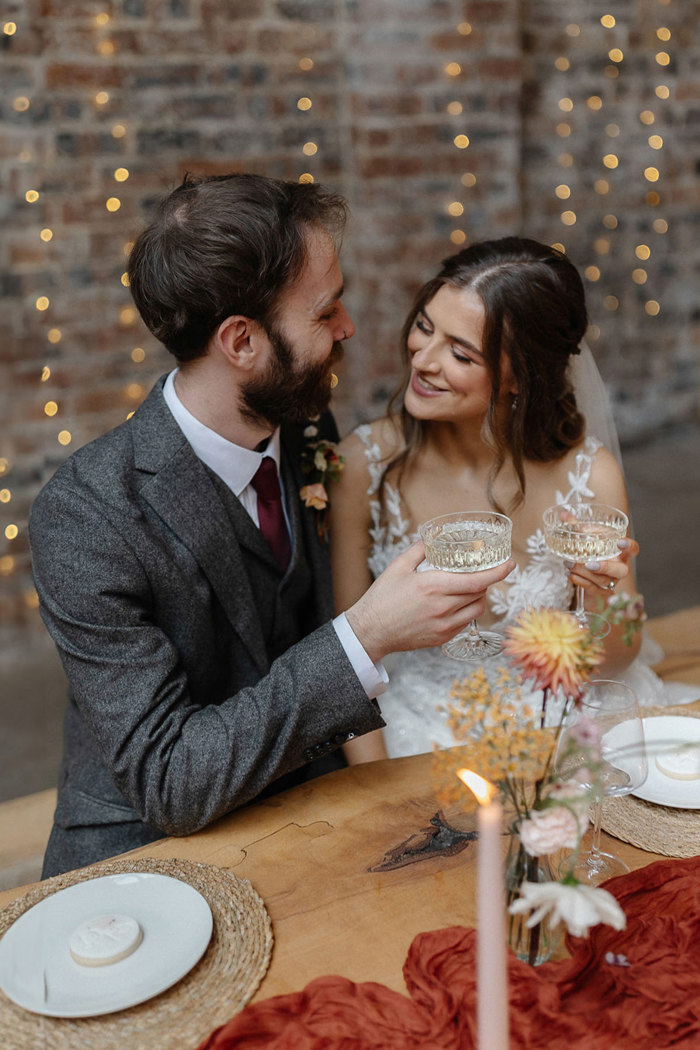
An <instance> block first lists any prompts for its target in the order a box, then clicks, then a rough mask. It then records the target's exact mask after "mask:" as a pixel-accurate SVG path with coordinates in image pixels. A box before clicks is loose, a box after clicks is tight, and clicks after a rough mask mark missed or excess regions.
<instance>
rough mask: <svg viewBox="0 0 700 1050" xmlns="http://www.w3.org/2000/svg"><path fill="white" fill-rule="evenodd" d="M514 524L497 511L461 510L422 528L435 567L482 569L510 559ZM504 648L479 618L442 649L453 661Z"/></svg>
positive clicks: (428, 556)
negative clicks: (481, 623) (480, 627)
mask: <svg viewBox="0 0 700 1050" xmlns="http://www.w3.org/2000/svg"><path fill="white" fill-rule="evenodd" d="M512 527H513V523H512V521H511V520H510V518H507V517H506V516H505V514H497V513H496V512H495V511H460V512H458V513H457V514H443V515H442V516H441V517H439V518H431V520H430V521H426V522H424V523H423V524H422V525H421V526H420V529H419V532H420V537H421V539H422V540H423V544H424V546H425V558H426V561H427V562H428V564H429V565H430V566H431V567H432V568H434V569H443V570H444V571H445V572H482V571H483V570H484V569H493V568H495V567H496V566H497V565H502V564H503V562H504V561H507V560H508V558H510V536H511V531H512ZM502 649H503V639H502V638H501V636H500V635H499V634H497V633H496V632H495V631H485V632H481V631H479V628H478V627H477V624H476V620H472V621H471V622H470V623H469V624H467V626H466V628H465V629H464V630H463V631H461V632H460V633H459V634H457V635H455V637H454V638H451V639H450V640H449V642H445V644H444V645H443V647H442V651H443V652H444V653H445V654H446V655H447V656H451V657H452V659H453V660H483V659H485V658H486V657H489V656H496V655H498V653H500V652H501V650H502Z"/></svg>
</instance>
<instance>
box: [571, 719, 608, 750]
mask: <svg viewBox="0 0 700 1050" xmlns="http://www.w3.org/2000/svg"><path fill="white" fill-rule="evenodd" d="M569 737H570V739H571V740H573V741H574V743H575V744H579V746H580V747H590V748H591V749H592V750H594V751H595V752H596V754H600V741H601V738H602V731H601V728H600V726H599V725H598V723H597V722H596V721H595V720H594V719H593V718H588V717H587V716H586V715H581V716H580V717H579V718H578V719H577V720H576V722H574V724H573V725H572V726H571V728H570V729H569Z"/></svg>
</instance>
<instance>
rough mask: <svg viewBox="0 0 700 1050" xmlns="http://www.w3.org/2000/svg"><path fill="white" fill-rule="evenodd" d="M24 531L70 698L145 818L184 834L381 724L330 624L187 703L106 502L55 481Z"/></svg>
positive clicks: (186, 687)
mask: <svg viewBox="0 0 700 1050" xmlns="http://www.w3.org/2000/svg"><path fill="white" fill-rule="evenodd" d="M137 524H138V523H137V522H134V535H138V528H137ZM30 537H31V548H32V558H33V565H34V575H35V581H36V587H37V591H38V594H39V599H40V607H41V614H42V617H43V619H44V622H45V624H46V627H47V628H48V630H49V632H50V634H51V635H52V637H53V639H54V642H55V643H56V645H57V647H58V650H59V653H60V656H61V658H62V661H63V665H64V668H65V671H66V675H67V677H68V681H69V684H70V688H71V693H72V697H73V700H74V702H75V704H76V706H77V708H78V710H79V712H80V715H81V717H82V719H83V720H84V722H85V724H86V725H87V727H88V729H89V731H90V733H91V735H92V737H93V739H94V741H95V745H96V747H97V750H98V752H99V755H100V757H101V760H102V762H103V763H104V766H105V767H106V769H107V770H108V772H109V774H110V776H111V778H112V780H113V782H114V784H115V785H116V787H117V788H118V790H119V792H120V793H121V795H122V796H123V797H124V798H125V799H126V800H127V802H128V803H129V804H130V805H131V806H132V807H133V808H134V810H135V811H136V813H137V814H138V815H139V816H140V818H141V819H142V820H143V821H145V822H146V823H147V824H150V825H153V826H155V827H157V828H159V829H161V830H162V831H163V832H165V833H166V834H172V835H183V834H189V833H191V832H194V831H197V830H198V829H199V828H202V827H203V826H205V825H206V824H208V823H210V822H211V821H212V820H215V819H216V818H217V817H219V816H221V815H223V814H224V813H226V812H228V811H230V810H231V809H234V808H236V807H238V806H240V805H242V804H244V803H245V802H248V801H249V800H251V799H253V798H254V797H255V796H256V795H258V794H259V793H260V792H261V791H262V790H263V788H264V787H265V786H266V785H267V784H268V783H270V782H271V781H272V780H274V779H276V778H277V777H279V776H282V775H283V774H285V773H287V772H289V771H290V770H292V769H294V768H296V767H298V766H300V765H303V764H304V763H306V762H308V761H311V760H312V759H314V758H318V757H320V756H322V755H323V754H325V753H326V752H328V751H330V750H333V749H334V748H336V747H338V746H339V745H340V744H342V743H344V742H345V740H347V739H348V738H349V737H350V736H351V735H359V734H363V733H366V732H368V731H370V730H373V729H376V728H379V727H380V726H381V725H383V722H382V719H381V716H380V713H379V709H378V707H377V704H376V702H375V701H371V700H369V699H368V698H367V696H366V694H365V692H364V690H363V689H362V687H361V685H360V683H359V681H358V679H357V676H356V675H355V673H354V671H353V670H352V667H351V665H350V663H349V661H348V659H347V656H346V655H345V652H344V650H343V648H342V646H341V645H340V643H339V641H338V639H337V636H336V634H335V631H334V629H333V626H332V624H331V623H327V624H325V625H324V626H322V627H320V628H319V629H317V630H316V631H314V632H313V633H312V634H310V635H309V636H308V637H306V638H304V639H303V640H302V641H300V642H299V643H298V644H296V645H294V646H293V647H292V648H290V649H289V650H288V651H287V652H286V653H284V654H283V655H282V656H281V657H279V658H278V659H277V660H275V661H274V663H273V664H272V666H271V667H270V669H269V672H268V673H267V674H266V675H265V676H264V677H262V678H260V679H259V680H258V681H257V682H255V683H254V684H250V685H247V686H246V687H244V688H241V689H240V690H239V691H238V692H236V693H235V695H232V696H229V697H228V698H226V699H224V701H223V702H221V703H216V704H203V703H201V702H194V701H193V698H192V690H191V683H190V682H188V678H187V675H186V673H185V671H184V668H183V663H182V660H181V659H180V654H179V652H178V648H177V646H176V645H175V644H174V642H173V640H172V639H171V638H170V637H168V635H167V634H166V633H165V631H164V630H163V629H162V628H161V627H160V626H159V624H158V622H157V616H156V613H155V606H156V601H155V598H154V594H153V591H152V586H151V582H150V581H149V576H148V573H147V571H146V568H145V567H144V565H142V564H141V561H140V558H139V551H138V543H137V542H136V541H135V540H134V539H133V538H132V537H131V536H130V535H128V532H127V530H126V529H125V528H124V526H123V523H122V522H120V523H119V524H118V525H117V524H115V522H114V519H113V516H112V515H110V513H109V508H107V507H105V506H102V505H101V504H100V503H99V501H98V500H95V499H94V498H88V494H87V493H86V492H84V491H81V490H80V488H79V487H78V486H71V484H69V483H67V482H66V480H63V481H61V480H58V479H54V481H53V482H51V483H50V485H49V486H47V487H46V488H45V489H44V490H43V491H42V493H40V495H39V497H38V498H37V500H36V501H35V504H34V507H33V508H32V512H31V516H30ZM202 629H203V630H204V629H205V628H202Z"/></svg>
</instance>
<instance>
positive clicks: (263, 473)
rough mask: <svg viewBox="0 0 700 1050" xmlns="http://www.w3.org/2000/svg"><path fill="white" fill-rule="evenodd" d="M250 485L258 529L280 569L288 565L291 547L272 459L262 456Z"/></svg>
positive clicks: (275, 467)
mask: <svg viewBox="0 0 700 1050" xmlns="http://www.w3.org/2000/svg"><path fill="white" fill-rule="evenodd" d="M251 485H252V486H253V488H254V489H255V491H256V492H257V494H258V521H259V522H260V531H261V532H262V534H263V536H264V537H265V539H266V540H267V542H268V544H269V546H270V550H271V551H272V553H273V554H274V556H275V558H276V559H277V561H278V562H279V564H280V566H281V567H282V569H286V568H287V566H288V565H289V559H290V557H291V553H292V550H291V547H290V544H289V533H288V532H287V523H286V522H285V520H284V510H283V509H282V492H281V490H280V483H279V478H278V477H277V466H276V464H275V461H274V459H270V457H269V456H263V460H262V463H261V464H260V466H259V467H258V469H257V471H256V472H255V476H254V478H253V480H252V481H251Z"/></svg>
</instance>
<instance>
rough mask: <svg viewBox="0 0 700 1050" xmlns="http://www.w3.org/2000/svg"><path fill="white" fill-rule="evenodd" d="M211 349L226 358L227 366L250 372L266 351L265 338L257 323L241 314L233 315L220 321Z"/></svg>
mask: <svg viewBox="0 0 700 1050" xmlns="http://www.w3.org/2000/svg"><path fill="white" fill-rule="evenodd" d="M211 346H212V349H213V350H215V351H217V350H218V352H219V353H221V354H223V356H224V357H225V358H226V360H227V361H228V362H229V364H232V365H233V366H234V367H235V368H238V369H241V370H243V371H245V372H250V371H251V370H252V369H253V368H254V367H255V366H256V364H257V363H258V361H259V359H260V354H261V352H262V351H264V350H265V349H266V346H267V338H266V337H265V332H264V330H263V329H262V328H261V326H260V325H259V324H258V323H257V321H253V320H251V318H250V317H244V316H243V315H242V314H233V315H232V316H231V317H227V318H226V320H225V321H222V322H221V324H220V325H219V327H218V328H217V329H216V331H215V332H214V335H213V336H212V342H211Z"/></svg>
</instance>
